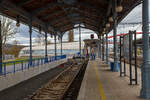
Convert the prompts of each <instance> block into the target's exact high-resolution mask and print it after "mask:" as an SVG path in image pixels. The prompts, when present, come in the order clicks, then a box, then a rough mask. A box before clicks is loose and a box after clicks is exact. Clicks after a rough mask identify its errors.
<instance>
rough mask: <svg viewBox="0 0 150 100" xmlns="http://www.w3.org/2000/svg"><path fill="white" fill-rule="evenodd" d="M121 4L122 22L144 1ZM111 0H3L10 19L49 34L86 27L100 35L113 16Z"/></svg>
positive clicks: (2, 6)
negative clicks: (81, 25) (78, 26)
mask: <svg viewBox="0 0 150 100" xmlns="http://www.w3.org/2000/svg"><path fill="white" fill-rule="evenodd" d="M118 1H121V5H122V6H123V11H122V12H121V13H119V14H118V22H120V21H121V20H122V19H123V18H124V17H125V16H126V15H127V14H128V13H129V12H130V11H131V10H132V9H133V8H134V7H135V6H137V5H138V4H140V3H141V1H142V0H118ZM111 10H112V3H111V0H0V12H1V13H2V14H3V15H5V16H7V17H10V18H13V19H15V20H17V18H18V16H19V20H20V21H21V22H23V23H25V24H29V21H30V19H31V18H32V25H33V26H34V27H36V28H40V27H41V28H42V30H44V29H45V27H46V26H47V27H48V31H49V33H54V32H56V31H57V32H58V33H63V32H66V31H68V30H70V29H73V28H74V25H76V24H83V25H84V27H85V28H87V29H91V30H93V31H95V32H96V33H98V34H100V33H101V30H102V28H103V27H104V24H105V22H106V20H107V19H108V17H109V16H110V14H111ZM111 27H112V26H111Z"/></svg>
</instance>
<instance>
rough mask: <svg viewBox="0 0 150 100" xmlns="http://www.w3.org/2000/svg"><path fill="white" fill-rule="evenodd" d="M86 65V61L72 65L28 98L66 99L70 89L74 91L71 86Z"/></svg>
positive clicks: (43, 99)
mask: <svg viewBox="0 0 150 100" xmlns="http://www.w3.org/2000/svg"><path fill="white" fill-rule="evenodd" d="M84 66H85V61H82V63H74V64H72V65H70V66H69V67H68V68H67V69H66V70H64V71H63V72H61V73H60V74H59V75H57V76H56V77H55V78H54V79H53V80H51V81H49V82H48V83H47V84H45V85H44V86H43V87H41V88H40V89H38V90H37V91H36V92H35V93H33V95H31V96H30V97H29V98H28V99H26V100H65V99H64V98H66V96H67V92H68V90H70V91H73V90H72V88H71V86H72V83H73V81H75V80H77V78H78V77H77V76H79V75H80V74H79V73H81V70H83V67H84ZM84 69H85V68H84ZM76 82H77V81H76ZM69 88H71V89H69ZM68 100H71V99H68Z"/></svg>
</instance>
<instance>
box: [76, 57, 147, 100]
mask: <svg viewBox="0 0 150 100" xmlns="http://www.w3.org/2000/svg"><path fill="white" fill-rule="evenodd" d="M139 70H140V69H138V71H139ZM119 74H120V73H119V72H111V71H110V67H109V66H108V65H105V64H103V62H102V61H101V60H100V59H96V60H95V61H89V63H88V66H87V69H86V72H85V76H84V79H83V81H82V85H81V88H80V92H79V95H78V100H145V99H141V98H140V97H139V96H140V90H141V83H139V85H129V77H120V75H119ZM140 74H141V73H139V75H140ZM139 81H140V80H139Z"/></svg>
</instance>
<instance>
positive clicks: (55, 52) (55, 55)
mask: <svg viewBox="0 0 150 100" xmlns="http://www.w3.org/2000/svg"><path fill="white" fill-rule="evenodd" d="M54 41H55V60H56V59H57V44H56V33H55V35H54Z"/></svg>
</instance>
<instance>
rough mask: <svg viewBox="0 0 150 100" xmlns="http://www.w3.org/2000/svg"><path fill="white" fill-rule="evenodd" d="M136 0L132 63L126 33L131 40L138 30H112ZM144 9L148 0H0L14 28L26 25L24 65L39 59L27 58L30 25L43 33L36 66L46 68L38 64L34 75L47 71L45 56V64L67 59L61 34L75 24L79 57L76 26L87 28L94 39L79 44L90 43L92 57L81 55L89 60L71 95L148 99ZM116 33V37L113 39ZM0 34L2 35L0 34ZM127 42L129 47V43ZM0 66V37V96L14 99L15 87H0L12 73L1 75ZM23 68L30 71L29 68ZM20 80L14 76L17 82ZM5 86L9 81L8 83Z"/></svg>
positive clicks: (91, 99) (92, 99) (148, 15)
mask: <svg viewBox="0 0 150 100" xmlns="http://www.w3.org/2000/svg"><path fill="white" fill-rule="evenodd" d="M140 4H142V8H141V9H142V13H141V15H142V22H141V25H142V33H140V34H142V44H141V45H142V59H141V61H142V63H141V64H140V65H137V64H138V60H137V47H136V42H135V41H134V40H133V41H132V37H134V39H135V40H136V34H138V33H137V32H136V31H129V35H128V37H126V38H127V39H123V36H124V35H125V34H122V35H118V34H117V32H118V25H119V24H120V22H121V21H122V20H123V19H124V18H125V17H126V16H127V15H128V14H129V13H130V12H131V11H132V10H133V9H134V8H135V7H136V6H138V5H140ZM149 9H150V0H0V13H1V14H2V15H3V16H6V17H8V18H11V19H13V20H15V21H16V26H18V27H19V26H20V23H23V24H25V25H27V26H28V27H29V33H27V34H29V43H30V46H29V47H30V56H29V59H30V60H29V64H28V67H30V66H36V64H35V63H37V62H39V60H37V61H36V60H35V59H33V56H32V35H33V28H35V29H38V30H40V31H43V32H44V33H45V34H44V35H45V55H44V56H45V57H44V58H43V59H40V61H42V62H41V64H42V65H41V66H46V67H44V68H45V69H43V70H42V67H41V69H40V70H42V71H40V72H39V69H38V70H37V71H35V72H34V73H33V74H34V75H32V76H36V75H37V73H36V72H38V73H42V72H44V71H47V70H49V67H47V66H49V61H52V60H53V61H54V62H53V63H51V66H53V65H59V64H62V62H65V61H67V58H66V57H65V56H64V55H62V47H63V45H62V37H63V35H64V34H65V32H66V31H69V30H73V29H77V28H78V29H79V52H80V54H79V55H78V56H82V57H85V56H86V54H87V53H86V49H85V50H83V51H84V52H82V48H81V34H82V33H81V28H84V29H90V30H92V31H94V32H95V33H96V34H97V36H98V39H89V40H84V42H85V48H88V47H90V49H89V52H91V51H90V50H91V48H93V46H94V47H95V52H96V55H97V56H96V59H95V60H91V58H90V55H89V57H86V59H89V62H88V65H87V68H86V71H85V75H84V78H83V81H82V84H81V88H80V91H79V93H78V98H77V100H149V99H150V52H149V43H150V42H149V30H150V29H149V21H150V12H149ZM0 22H1V20H0ZM1 26H2V25H1V24H0V33H2V32H1V28H2V27H1ZM110 32H112V33H113V36H112V39H113V42H111V44H112V45H113V49H112V50H111V53H112V56H111V55H110V49H109V48H110V47H109V46H110V45H109V44H110V41H108V40H109V38H110V36H108V34H109V33H110ZM48 34H50V35H51V36H54V42H55V45H54V46H55V56H54V57H53V58H52V59H50V60H49V57H48V54H47V44H48V43H47V37H48ZM131 34H134V35H131ZM56 37H58V38H59V39H61V55H57V43H56V40H57V38H56ZM118 37H119V40H120V41H118ZM0 38H2V34H0ZM126 40H128V41H129V44H128V46H129V47H127V48H124V47H122V46H123V42H126ZM130 40H131V41H130ZM91 45H92V46H91ZM132 46H135V47H134V48H132ZM121 47H122V48H121ZM127 50H129V51H127ZM125 53H126V54H125ZM89 54H90V53H89ZM126 55H128V57H129V58H128V57H127V56H126ZM64 58H65V59H64ZM133 58H134V60H133ZM126 59H128V62H125V60H126ZM132 60H133V61H132ZM132 62H133V63H134V64H132ZM38 64H39V63H37V65H38ZM138 66H140V67H138ZM53 67H55V66H53ZM5 70H6V69H5V68H3V61H2V41H1V40H0V88H1V89H0V90H1V91H0V100H10V97H12V98H14V99H12V100H18V99H17V97H15V96H14V97H13V95H15V94H17V93H19V92H17V89H16V92H13V90H11V89H10V92H9V91H7V90H6V91H5V89H4V87H5V88H8V85H7V86H6V84H7V83H5V81H6V79H8V78H10V79H11V80H9V79H8V80H9V81H6V82H10V81H13V79H12V78H11V77H17V76H15V74H13V75H14V76H9V75H8V76H7V75H6V74H7V73H4V72H3V71H5ZM29 71H30V72H32V71H33V70H32V69H31V70H29ZM14 73H15V72H14ZM20 73H21V72H20ZM49 74H50V73H49ZM49 74H46V75H49ZM53 74H54V73H53ZM18 75H20V74H18ZM21 75H22V74H21ZM24 75H25V74H24ZM28 75H29V74H28V72H26V76H23V77H24V78H23V80H27V77H28V79H29V78H31V76H28ZM6 77H7V78H6ZM20 77H21V76H20ZM14 80H15V79H14ZM23 80H22V79H20V81H23ZM20 81H17V82H18V83H19V82H20ZM35 82H36V81H35ZM13 84H15V83H13ZM26 85H27V84H26ZM11 86H12V85H9V87H11ZM16 87H17V86H16ZM13 89H15V87H13ZM19 89H20V88H19ZM8 90H9V89H8ZM23 91H25V90H22V92H23ZM28 91H29V90H28ZM32 92H33V91H32ZM13 93H14V94H13ZM20 98H21V97H20ZM22 100H23V99H22Z"/></svg>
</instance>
